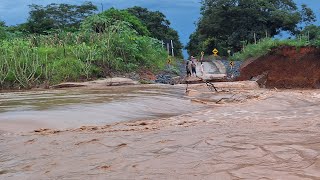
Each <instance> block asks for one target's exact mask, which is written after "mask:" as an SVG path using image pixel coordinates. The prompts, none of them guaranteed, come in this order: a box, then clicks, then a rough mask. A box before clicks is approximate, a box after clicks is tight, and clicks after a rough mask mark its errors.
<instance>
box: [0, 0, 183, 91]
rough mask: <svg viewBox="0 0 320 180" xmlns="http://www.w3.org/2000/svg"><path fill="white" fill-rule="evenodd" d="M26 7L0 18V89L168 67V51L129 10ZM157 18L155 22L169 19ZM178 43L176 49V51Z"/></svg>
mask: <svg viewBox="0 0 320 180" xmlns="http://www.w3.org/2000/svg"><path fill="white" fill-rule="evenodd" d="M133 9H138V10H139V9H140V8H139V7H134V8H131V10H133ZM30 10H31V11H30V17H29V19H28V22H26V23H24V24H21V25H18V26H11V27H7V26H5V23H4V22H1V23H0V89H20V88H24V89H28V88H32V87H37V86H44V87H48V86H49V85H52V84H56V83H60V82H64V81H81V80H89V79H96V78H100V77H106V76H109V75H112V74H125V73H130V72H138V71H141V70H148V71H151V72H158V71H161V70H163V69H164V68H165V67H166V63H167V58H168V54H167V52H166V50H165V49H164V48H163V45H162V42H161V40H159V39H156V38H155V37H154V36H152V31H153V30H152V29H148V27H147V26H145V24H144V23H143V21H142V20H141V19H139V18H138V17H136V16H135V15H134V14H132V13H130V12H129V11H127V10H117V9H113V8H112V9H109V10H107V11H104V12H101V13H99V14H95V13H94V12H95V11H96V10H97V8H96V7H95V6H94V5H92V4H91V3H85V4H83V5H80V6H76V5H68V4H51V5H48V6H46V7H43V6H39V5H30ZM143 10H144V11H145V12H149V11H148V10H147V9H143ZM150 13H151V12H150ZM158 13H160V12H158ZM64 14H68V16H64ZM158 15H159V14H158ZM160 15H163V14H162V13H160ZM161 18H162V19H161ZM161 18H160V19H158V20H157V21H156V22H155V23H162V21H166V22H167V20H166V19H165V16H164V15H163V16H161ZM144 21H145V20H144ZM150 21H151V20H150ZM160 25H161V24H160ZM164 28H166V29H168V30H170V31H174V30H172V29H171V28H170V27H169V26H165V27H164ZM175 32H176V31H175ZM176 35H177V34H176ZM176 39H177V40H178V41H179V37H178V36H177V37H176ZM180 44H181V43H180ZM181 48H182V47H180V49H179V48H178V49H176V51H180V55H181ZM177 54H179V53H177Z"/></svg>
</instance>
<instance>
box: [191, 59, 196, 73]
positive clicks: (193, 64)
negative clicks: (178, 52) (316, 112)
mask: <svg viewBox="0 0 320 180" xmlns="http://www.w3.org/2000/svg"><path fill="white" fill-rule="evenodd" d="M196 61H197V59H196V58H194V57H193V56H191V73H192V75H194V76H197V71H196V68H197V64H196V63H197V62H196Z"/></svg>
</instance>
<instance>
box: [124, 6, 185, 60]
mask: <svg viewBox="0 0 320 180" xmlns="http://www.w3.org/2000/svg"><path fill="white" fill-rule="evenodd" d="M127 11H128V12H129V13H131V14H133V15H135V16H136V17H137V18H139V19H140V20H141V22H142V23H143V24H144V25H145V26H147V28H148V30H149V32H150V35H151V37H153V38H156V39H158V40H163V41H166V42H170V40H172V41H173V44H174V53H175V55H176V56H180V57H182V51H181V49H182V48H183V47H182V43H181V42H180V39H179V35H178V32H177V31H176V30H174V29H173V28H171V27H170V21H169V20H168V19H167V18H166V16H165V15H164V14H163V13H161V12H159V11H149V10H148V9H147V8H142V7H138V6H134V7H132V8H128V9H127Z"/></svg>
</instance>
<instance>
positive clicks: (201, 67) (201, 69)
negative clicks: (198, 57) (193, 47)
mask: <svg viewBox="0 0 320 180" xmlns="http://www.w3.org/2000/svg"><path fill="white" fill-rule="evenodd" d="M200 71H201V76H203V75H204V66H203V63H202V61H201V65H200Z"/></svg>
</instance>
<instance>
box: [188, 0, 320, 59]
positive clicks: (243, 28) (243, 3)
mask: <svg viewBox="0 0 320 180" xmlns="http://www.w3.org/2000/svg"><path fill="white" fill-rule="evenodd" d="M315 20H316V16H315V14H314V12H313V11H312V10H311V9H310V8H309V7H307V6H306V5H302V6H300V7H299V6H298V5H297V4H296V3H295V2H294V0H272V1H270V0H259V1H257V0H232V1H226V0H203V1H202V7H201V17H200V18H199V21H198V22H197V28H196V31H195V32H194V33H193V34H191V35H190V41H189V43H188V44H187V46H186V49H187V50H188V53H189V54H199V52H201V51H204V52H205V53H206V54H212V50H213V49H214V48H217V49H218V50H219V54H220V55H222V56H227V55H228V51H229V50H230V51H231V52H232V54H233V53H236V52H239V51H241V50H242V49H243V47H244V46H247V45H248V44H250V43H251V44H252V43H255V42H258V41H259V40H260V39H261V40H262V39H264V38H273V37H275V36H276V35H278V34H280V33H281V32H284V31H285V32H287V33H288V34H291V35H294V36H297V35H299V34H300V33H301V27H304V26H309V25H311V24H312V23H313V22H315ZM268 43H271V42H269V41H265V42H264V44H268ZM248 48H249V47H248Z"/></svg>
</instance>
